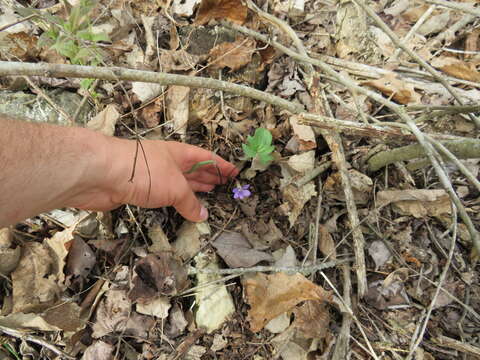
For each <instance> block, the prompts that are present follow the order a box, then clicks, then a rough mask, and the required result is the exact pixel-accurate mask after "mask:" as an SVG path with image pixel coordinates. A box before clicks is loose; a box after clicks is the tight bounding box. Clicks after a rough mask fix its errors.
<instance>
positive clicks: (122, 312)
mask: <svg viewBox="0 0 480 360" xmlns="http://www.w3.org/2000/svg"><path fill="white" fill-rule="evenodd" d="M153 324H154V320H153V318H150V317H147V316H143V315H139V314H137V313H135V312H132V310H131V303H130V300H129V299H128V295H127V292H126V291H125V290H118V289H114V290H109V291H108V292H107V293H106V294H105V299H103V301H102V302H101V303H100V305H99V306H98V310H97V315H96V322H95V324H93V326H92V330H93V333H92V337H94V338H96V339H98V338H100V337H102V336H105V335H108V334H112V333H121V334H124V335H132V336H135V337H139V338H146V337H147V335H148V331H149V330H150V328H151V327H152V326H153Z"/></svg>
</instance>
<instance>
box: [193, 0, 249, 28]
mask: <svg viewBox="0 0 480 360" xmlns="http://www.w3.org/2000/svg"><path fill="white" fill-rule="evenodd" d="M213 19H217V20H218V19H220V20H230V21H233V22H234V23H237V24H240V25H242V24H243V23H244V22H245V20H246V19H247V7H246V6H245V5H244V4H243V3H242V2H241V1H238V0H203V1H202V3H201V4H200V8H199V9H198V12H197V17H196V18H195V24H196V25H205V24H206V23H208V22H209V21H210V20H213Z"/></svg>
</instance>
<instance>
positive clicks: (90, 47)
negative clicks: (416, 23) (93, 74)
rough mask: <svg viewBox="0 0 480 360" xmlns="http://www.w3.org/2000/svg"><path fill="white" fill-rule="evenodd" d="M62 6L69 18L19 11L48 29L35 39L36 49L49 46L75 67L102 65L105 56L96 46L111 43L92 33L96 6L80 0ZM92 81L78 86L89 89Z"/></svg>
mask: <svg viewBox="0 0 480 360" xmlns="http://www.w3.org/2000/svg"><path fill="white" fill-rule="evenodd" d="M64 5H65V7H66V9H67V11H68V18H67V19H66V20H63V19H62V18H60V17H58V16H55V15H51V14H48V13H41V12H39V11H38V10H36V9H25V8H23V9H18V10H19V12H20V13H21V14H22V15H25V16H28V15H32V14H35V15H37V16H38V18H40V19H41V20H43V21H44V22H46V23H47V25H48V27H49V28H48V30H47V31H45V32H44V33H43V34H42V35H41V36H40V37H39V40H38V45H39V46H48V47H50V48H51V49H54V50H55V51H56V52H57V53H58V54H60V55H61V56H63V57H65V58H67V59H68V60H69V61H70V63H72V64H74V65H88V66H97V65H98V64H100V63H102V62H103V58H104V55H103V53H102V51H101V50H100V48H99V46H98V43H99V42H101V41H110V40H109V38H108V36H107V35H106V34H104V33H95V32H94V31H93V26H92V16H91V13H92V11H93V9H94V7H95V6H96V2H95V1H92V0H81V1H80V3H79V4H78V5H77V6H74V7H72V6H71V5H70V4H69V3H68V2H67V1H64ZM93 81H94V80H93V79H83V80H82V81H81V83H80V85H81V87H82V88H84V89H87V90H88V89H89V88H90V86H91V85H92V83H93Z"/></svg>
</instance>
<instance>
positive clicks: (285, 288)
mask: <svg viewBox="0 0 480 360" xmlns="http://www.w3.org/2000/svg"><path fill="white" fill-rule="evenodd" d="M242 282H243V285H244V289H245V294H246V300H247V302H248V304H249V305H250V310H249V311H248V321H249V322H250V329H251V330H252V331H253V332H257V331H260V330H262V329H263V327H264V326H265V325H266V324H267V323H268V322H269V321H270V320H272V319H273V318H276V317H277V316H279V315H280V314H283V313H284V312H287V311H289V310H291V309H292V308H293V307H295V306H296V305H297V304H299V303H300V302H302V301H305V300H318V301H322V302H323V301H328V302H330V301H332V293H331V292H329V291H326V290H324V289H323V288H322V287H320V286H318V285H316V284H314V283H313V282H311V281H310V280H308V279H307V278H306V277H305V276H303V275H302V274H300V273H296V274H293V275H287V274H285V273H282V272H279V273H275V274H272V275H266V274H263V273H257V274H256V275H253V276H246V277H245V278H244V279H243V281H242Z"/></svg>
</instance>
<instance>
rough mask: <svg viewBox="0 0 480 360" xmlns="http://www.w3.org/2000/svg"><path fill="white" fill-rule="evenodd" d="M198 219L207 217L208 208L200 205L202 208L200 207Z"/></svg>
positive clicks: (203, 219)
mask: <svg viewBox="0 0 480 360" xmlns="http://www.w3.org/2000/svg"><path fill="white" fill-rule="evenodd" d="M200 219H201V220H202V221H205V220H207V219H208V210H207V209H206V208H205V207H204V206H202V208H201V209H200Z"/></svg>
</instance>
